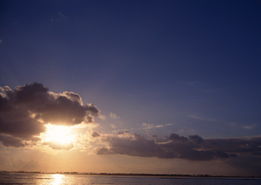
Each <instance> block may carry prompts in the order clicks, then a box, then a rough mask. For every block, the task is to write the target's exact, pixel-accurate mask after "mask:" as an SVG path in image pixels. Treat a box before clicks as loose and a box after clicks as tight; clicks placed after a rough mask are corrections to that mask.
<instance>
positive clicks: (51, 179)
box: [0, 173, 261, 185]
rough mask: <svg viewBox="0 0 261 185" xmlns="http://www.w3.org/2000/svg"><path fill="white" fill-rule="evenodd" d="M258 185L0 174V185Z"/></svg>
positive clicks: (253, 184)
mask: <svg viewBox="0 0 261 185" xmlns="http://www.w3.org/2000/svg"><path fill="white" fill-rule="evenodd" d="M23 184H24V185H27V184H35V185H260V184H261V179H247V178H213V177H204V178H203V177H193V178H191V177H190V178H174V177H160V176H122V175H120V176H117V175H80V174H76V175H71V174H35V173H1V174H0V185H23Z"/></svg>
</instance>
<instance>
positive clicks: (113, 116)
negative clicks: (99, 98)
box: [109, 112, 120, 119]
mask: <svg viewBox="0 0 261 185" xmlns="http://www.w3.org/2000/svg"><path fill="white" fill-rule="evenodd" d="M109 116H110V118H111V119H119V118H120V117H119V116H118V115H117V114H115V113H113V112H110V114H109Z"/></svg>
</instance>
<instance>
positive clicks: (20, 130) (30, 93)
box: [0, 83, 99, 146]
mask: <svg viewBox="0 0 261 185" xmlns="http://www.w3.org/2000/svg"><path fill="white" fill-rule="evenodd" d="M98 113H99V110H98V109H97V107H96V106H95V105H93V104H84V103H83V101H82V98H81V97H80V95H79V94H77V93H74V92H69V91H65V92H61V93H56V92H53V91H49V89H48V88H46V87H44V86H43V85H42V84H40V83H32V84H27V85H24V86H19V87H16V88H14V89H12V88H10V87H8V86H4V87H0V134H4V135H5V136H2V137H0V141H1V142H2V143H3V144H4V145H6V146H7V145H8V146H17V144H13V145H12V143H15V142H12V140H13V141H15V140H17V139H18V140H19V139H20V140H32V139H33V138H34V137H35V136H37V135H39V134H40V133H41V132H44V130H45V127H44V124H46V123H52V124H64V125H74V124H80V123H90V122H93V121H94V120H93V119H94V117H95V116H97V115H98ZM7 138H9V139H7ZM11 138H12V139H11ZM7 141H8V142H7ZM18 143H19V142H18Z"/></svg>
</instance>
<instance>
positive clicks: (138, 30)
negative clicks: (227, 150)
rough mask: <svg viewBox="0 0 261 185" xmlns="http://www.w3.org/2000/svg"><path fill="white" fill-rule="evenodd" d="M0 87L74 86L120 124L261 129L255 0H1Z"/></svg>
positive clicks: (215, 132)
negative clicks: (38, 84)
mask: <svg viewBox="0 0 261 185" xmlns="http://www.w3.org/2000/svg"><path fill="white" fill-rule="evenodd" d="M0 3H1V4H0V23H1V24H0V62H1V63H0V85H1V86H2V85H9V86H12V87H14V86H17V85H22V84H25V83H30V82H34V81H37V82H41V83H43V84H44V85H45V86H47V87H49V88H50V89H51V90H54V91H62V90H71V91H75V92H78V93H80V94H81V95H82V97H83V98H84V100H85V101H86V102H92V103H95V104H96V105H97V106H98V107H99V108H100V109H101V111H102V112H103V113H104V114H105V115H108V114H109V113H110V112H113V113H116V114H117V115H119V116H120V119H118V120H110V119H107V120H105V121H104V124H108V125H109V124H110V123H115V124H118V126H119V127H120V128H136V129H137V130H138V128H141V127H142V126H141V124H142V123H144V122H148V123H152V124H166V123H170V124H173V125H172V126H168V127H166V128H161V129H157V130H154V131H153V132H157V133H163V134H168V133H170V132H177V133H180V134H185V135H187V134H192V133H193V134H194V133H196V134H201V135H203V136H206V137H220V136H224V137H234V136H250V135H260V134H261V83H260V81H261V1H259V0H256V1H254V0H252V1H251V0H245V1H239V0H234V1H233V0H230V1H227V0H225V1H214V0H213V1H209V0H206V1H204V0H198V1H196V0H191V1H184V0H180V1H167V0H166V1H141V0H139V1H134V0H132V1H124V0H122V1H64V0H60V1H57V0H56V1H53V0H52V1H51V0H49V1H47V0H44V1H35V0H34V1H20V0H17V1H13V0H6V1H4V0H1V1H0Z"/></svg>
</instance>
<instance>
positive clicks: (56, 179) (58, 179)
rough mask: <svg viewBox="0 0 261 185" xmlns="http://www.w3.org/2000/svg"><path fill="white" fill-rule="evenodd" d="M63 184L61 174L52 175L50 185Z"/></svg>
mask: <svg viewBox="0 0 261 185" xmlns="http://www.w3.org/2000/svg"><path fill="white" fill-rule="evenodd" d="M63 183H64V175H62V174H53V175H52V182H51V185H61V184H63Z"/></svg>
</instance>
